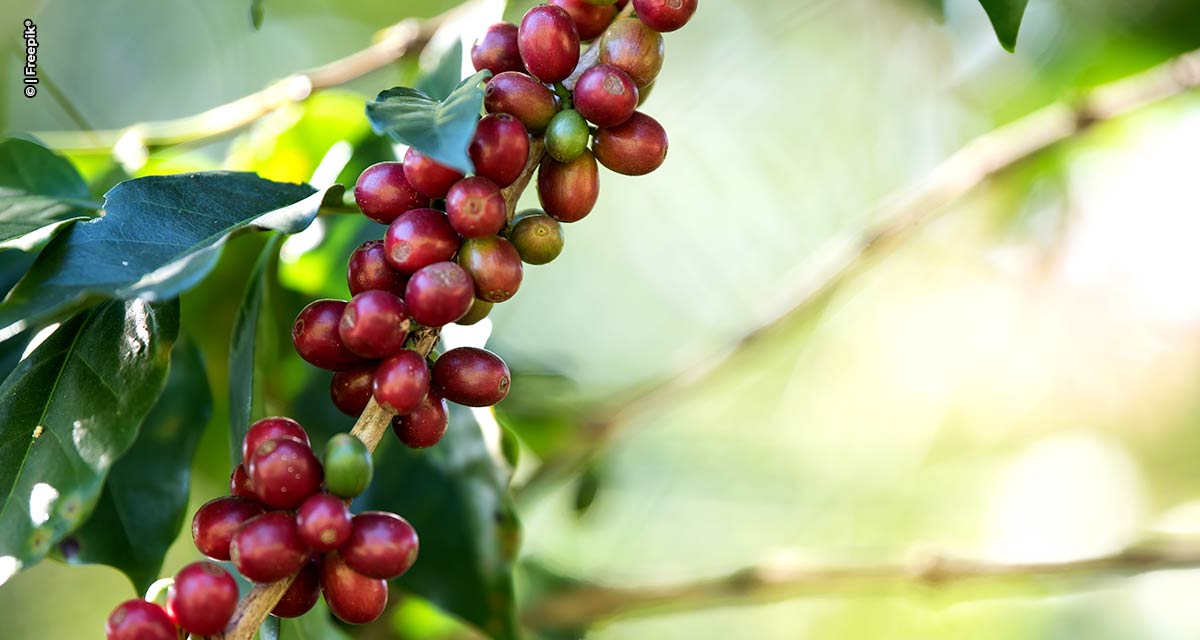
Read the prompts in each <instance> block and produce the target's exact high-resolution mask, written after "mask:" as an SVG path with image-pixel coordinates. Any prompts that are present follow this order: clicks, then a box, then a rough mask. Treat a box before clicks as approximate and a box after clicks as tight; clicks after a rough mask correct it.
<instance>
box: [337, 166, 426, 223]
mask: <svg viewBox="0 0 1200 640" xmlns="http://www.w3.org/2000/svg"><path fill="white" fill-rule="evenodd" d="M354 201H355V202H357V203H358V208H359V209H362V212H363V213H364V214H366V216H367V217H368V218H370V219H372V220H374V221H376V222H382V223H383V224H388V223H390V222H391V221H392V220H395V219H396V216H398V215H400V214H402V213H404V212H405V211H408V210H410V209H419V208H421V207H428V206H429V198H427V197H425V196H423V195H421V194H420V193H418V192H417V190H416V189H414V188H413V187H412V185H410V184H409V183H408V178H406V177H404V165H403V164H402V163H399V162H380V163H379V164H375V165H372V166H370V167H367V169H366V170H365V171H363V172H362V174H360V175H359V176H358V183H357V184H356V185H354Z"/></svg>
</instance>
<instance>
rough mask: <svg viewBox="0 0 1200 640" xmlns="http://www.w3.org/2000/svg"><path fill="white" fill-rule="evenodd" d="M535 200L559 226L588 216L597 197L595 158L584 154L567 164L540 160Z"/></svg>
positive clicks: (588, 152)
mask: <svg viewBox="0 0 1200 640" xmlns="http://www.w3.org/2000/svg"><path fill="white" fill-rule="evenodd" d="M537 187H538V200H539V201H540V202H541V203H542V208H543V209H545V210H546V213H548V214H549V215H550V216H551V217H553V218H554V219H555V220H558V221H560V222H578V221H580V220H582V219H583V218H584V217H586V216H587V215H588V214H589V213H591V212H592V208H593V207H595V206H596V200H597V199H599V197H600V168H599V167H598V166H597V165H596V156H594V155H592V152H591V151H584V152H583V153H581V154H579V157H578V158H575V159H574V160H572V161H571V162H566V163H563V162H558V161H557V160H555V159H554V158H544V159H543V160H542V165H541V167H540V168H539V169H538V182H537Z"/></svg>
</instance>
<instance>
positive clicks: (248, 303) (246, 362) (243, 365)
mask: <svg viewBox="0 0 1200 640" xmlns="http://www.w3.org/2000/svg"><path fill="white" fill-rule="evenodd" d="M280 238H281V236H280V235H279V234H274V235H273V236H272V237H271V239H270V240H269V241H267V246H265V247H263V250H262V253H261V254H259V256H258V261H257V262H256V263H255V264H254V269H252V270H251V272H250V279H249V281H248V282H247V283H246V292H245V293H244V294H243V295H242V306H241V307H239V308H238V313H237V318H236V319H235V320H234V324H233V342H232V344H231V345H230V347H229V431H230V446H231V449H232V454H231V455H232V459H233V463H234V465H237V464H240V463H241V462H242V445H241V443H242V439H243V438H245V437H246V431H247V430H248V429H249V428H250V417H251V414H252V413H253V409H254V398H255V397H256V396H257V397H260V398H261V397H262V394H261V393H257V394H256V393H255V391H256V390H261V388H262V380H261V378H260V377H258V376H256V375H255V373H256V371H255V366H256V359H255V357H254V354H255V345H256V344H257V340H256V338H257V336H258V324H259V323H258V319H259V317H260V316H261V315H262V310H263V306H264V305H265V304H266V299H267V276H268V272H269V270H270V269H269V267H270V265H271V261H272V260H273V259H274V258H275V255H276V254H277V253H278V252H279V241H280Z"/></svg>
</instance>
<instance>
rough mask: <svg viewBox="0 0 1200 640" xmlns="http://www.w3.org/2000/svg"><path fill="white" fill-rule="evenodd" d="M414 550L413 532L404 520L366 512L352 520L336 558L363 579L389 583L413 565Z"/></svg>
mask: <svg viewBox="0 0 1200 640" xmlns="http://www.w3.org/2000/svg"><path fill="white" fill-rule="evenodd" d="M417 547H418V543H417V531H416V530H415V529H413V528H412V525H410V524H409V523H408V521H407V520H405V519H404V518H401V517H400V516H398V515H396V514H394V513H387V512H384V511H366V512H364V513H360V514H358V515H356V516H354V530H353V531H352V532H351V533H350V539H349V540H347V541H346V544H345V545H343V546H342V548H341V549H338V555H339V556H341V558H342V560H344V561H345V562H346V564H347V565H349V566H350V568H351V569H354V570H355V571H357V572H359V573H361V574H363V575H365V576H368V577H371V578H382V579H384V580H391V579H393V578H398V577H400V576H401V575H403V574H404V572H405V571H408V569H409V567H411V566H412V565H413V563H414V562H416V561H417Z"/></svg>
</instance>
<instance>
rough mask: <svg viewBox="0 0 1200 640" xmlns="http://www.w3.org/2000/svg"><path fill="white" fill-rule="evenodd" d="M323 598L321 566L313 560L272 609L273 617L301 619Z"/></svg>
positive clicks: (305, 566)
mask: <svg viewBox="0 0 1200 640" xmlns="http://www.w3.org/2000/svg"><path fill="white" fill-rule="evenodd" d="M320 597H321V564H320V562H319V561H318V560H317V559H316V558H313V559H311V560H309V561H308V564H305V565H304V568H303V569H301V570H300V573H297V574H296V579H295V580H293V581H292V586H290V587H288V590H287V591H285V592H284V593H283V597H282V598H280V599H279V603H278V604H276V605H275V608H274V609H271V615H273V616H275V617H276V618H299V617H300V616H302V615H304V614H306V613H308V612H309V610H311V609H312V608H313V606H315V605H316V604H317V600H318V599H319V598H320Z"/></svg>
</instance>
